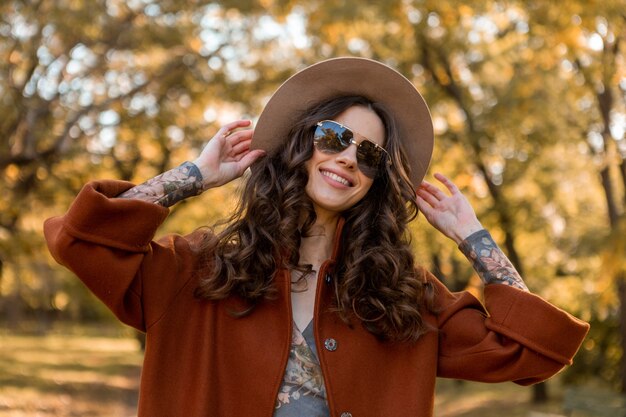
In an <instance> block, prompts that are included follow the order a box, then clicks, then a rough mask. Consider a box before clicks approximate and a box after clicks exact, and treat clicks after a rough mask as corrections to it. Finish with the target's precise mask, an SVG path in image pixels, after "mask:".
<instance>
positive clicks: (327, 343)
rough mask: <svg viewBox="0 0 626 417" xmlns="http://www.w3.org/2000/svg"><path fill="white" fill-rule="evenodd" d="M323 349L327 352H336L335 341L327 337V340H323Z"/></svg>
mask: <svg viewBox="0 0 626 417" xmlns="http://www.w3.org/2000/svg"><path fill="white" fill-rule="evenodd" d="M324 347H325V348H326V350H327V351H329V352H334V351H336V350H337V341H336V340H335V339H333V338H332V337H329V338H328V339H326V340H324Z"/></svg>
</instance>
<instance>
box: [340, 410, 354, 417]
mask: <svg viewBox="0 0 626 417" xmlns="http://www.w3.org/2000/svg"><path fill="white" fill-rule="evenodd" d="M341 417H352V413H348V412H347V411H346V412H345V413H341Z"/></svg>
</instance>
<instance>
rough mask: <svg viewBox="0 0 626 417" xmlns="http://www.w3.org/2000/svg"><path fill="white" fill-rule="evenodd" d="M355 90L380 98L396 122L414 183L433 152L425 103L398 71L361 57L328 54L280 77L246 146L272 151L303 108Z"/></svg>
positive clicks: (286, 133) (425, 168)
mask: <svg viewBox="0 0 626 417" xmlns="http://www.w3.org/2000/svg"><path fill="white" fill-rule="evenodd" d="M347 95H358V96H363V97H365V98H367V99H369V100H370V101H372V102H377V103H382V104H383V105H384V106H385V107H386V108H387V109H388V110H389V112H390V113H391V115H392V116H393V118H394V119H395V121H396V124H397V125H398V130H399V136H400V144H401V147H402V149H403V150H404V153H405V155H406V157H407V159H408V162H409V165H410V167H411V172H410V176H409V178H410V179H411V182H412V183H413V185H414V186H416V187H417V186H419V184H420V183H421V181H422V179H423V178H424V175H425V174H426V171H427V170H428V166H429V164H430V159H431V157H432V152H433V141H434V134H433V123H432V119H431V116H430V111H429V110H428V106H427V105H426V102H425V101H424V99H423V98H422V96H421V95H420V93H419V92H418V91H417V89H416V88H415V86H414V85H413V84H412V83H411V82H410V81H409V80H408V79H406V78H405V77H404V76H403V75H402V74H400V73H399V72H398V71H396V70H394V69H392V68H390V67H388V66H387V65H384V64H382V63H380V62H377V61H373V60H371V59H366V58H356V57H342V58H333V59H329V60H326V61H322V62H319V63H317V64H314V65H311V66H309V67H307V68H305V69H303V70H301V71H299V72H297V73H296V74H294V75H293V76H291V77H290V78H289V79H288V80H287V81H285V82H284V83H283V84H282V85H281V86H280V87H279V88H278V89H277V90H276V92H275V93H274V94H273V95H272V97H271V98H270V100H269V101H268V103H267V105H266V106H265V108H264V110H263V112H262V113H261V115H260V116H259V120H258V122H257V125H256V128H255V131H254V136H253V138H252V144H251V147H252V149H263V150H265V151H266V152H267V153H268V154H273V153H274V151H276V150H277V149H278V147H279V146H280V145H281V143H282V141H284V140H285V138H286V137H287V135H288V134H289V131H290V130H291V128H292V127H293V126H294V124H295V123H296V122H297V121H298V118H299V117H301V116H302V114H304V112H305V111H307V110H308V109H310V108H312V107H313V106H315V105H317V104H319V103H321V102H323V101H326V100H329V99H332V98H334V97H340V96H347Z"/></svg>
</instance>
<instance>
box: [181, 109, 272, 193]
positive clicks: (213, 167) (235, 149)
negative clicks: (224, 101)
mask: <svg viewBox="0 0 626 417" xmlns="http://www.w3.org/2000/svg"><path fill="white" fill-rule="evenodd" d="M248 126H250V121H249V120H237V121H235V122H231V123H228V124H226V125H224V126H222V127H221V128H220V130H218V131H217V133H216V134H215V136H213V138H212V139H211V140H209V143H207V144H206V146H205V147H204V149H203V150H202V152H201V153H200V156H198V158H196V160H195V161H193V163H194V164H195V165H196V166H197V167H198V169H199V170H200V173H201V174H202V178H203V181H202V183H203V188H204V189H205V190H207V189H209V188H213V187H219V186H220V185H224V184H226V183H228V182H230V181H232V180H234V179H235V178H238V177H240V176H241V175H242V174H243V173H244V171H245V170H246V169H247V168H248V167H249V166H250V165H252V164H253V163H254V162H255V161H256V160H257V159H259V158H260V157H261V156H263V155H265V151H263V150H260V149H255V150H250V143H251V142H252V134H253V133H254V130H252V129H242V130H236V129H239V128H245V127H248ZM235 130H236V131H235Z"/></svg>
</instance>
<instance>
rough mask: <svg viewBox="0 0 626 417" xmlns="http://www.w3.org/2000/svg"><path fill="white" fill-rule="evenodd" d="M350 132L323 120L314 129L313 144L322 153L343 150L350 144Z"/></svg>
mask: <svg viewBox="0 0 626 417" xmlns="http://www.w3.org/2000/svg"><path fill="white" fill-rule="evenodd" d="M351 139H352V132H350V131H349V130H347V129H345V128H343V127H341V126H339V125H337V124H335V123H330V122H323V123H322V124H321V125H320V126H317V128H316V129H315V136H314V141H315V146H316V147H317V149H319V150H320V151H321V152H324V153H339V152H343V150H344V149H346V148H347V147H348V146H349V145H350V140H351Z"/></svg>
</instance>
